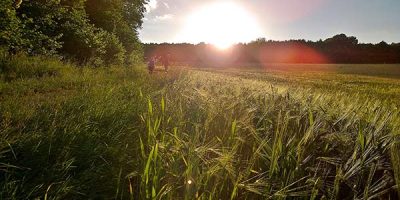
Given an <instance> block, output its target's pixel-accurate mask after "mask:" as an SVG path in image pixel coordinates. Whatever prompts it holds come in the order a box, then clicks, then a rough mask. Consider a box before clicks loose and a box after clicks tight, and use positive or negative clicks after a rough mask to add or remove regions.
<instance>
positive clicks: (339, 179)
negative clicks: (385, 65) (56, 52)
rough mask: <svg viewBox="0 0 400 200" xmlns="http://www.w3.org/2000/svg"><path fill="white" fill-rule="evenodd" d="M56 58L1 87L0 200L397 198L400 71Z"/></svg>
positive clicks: (4, 82) (3, 83)
mask: <svg viewBox="0 0 400 200" xmlns="http://www.w3.org/2000/svg"><path fill="white" fill-rule="evenodd" d="M59 65H60V66H59V68H58V67H57V68H56V69H57V73H56V75H54V76H39V77H37V76H30V75H29V76H28V77H26V76H25V78H22V77H14V78H13V79H12V80H10V79H7V80H6V78H4V79H3V80H2V82H1V83H0V86H1V87H0V92H1V103H0V116H1V125H0V130H1V146H0V176H1V177H2V179H0V187H1V189H0V197H1V198H17V199H20V198H28V199H33V198H47V199H53V198H67V199H87V198H106V199H108V198H115V199H196V198H198V199H269V198H270V199H288V198H304V199H321V198H326V199H343V198H350V199H352V198H358V199H368V198H376V197H379V198H383V199H387V198H389V197H390V198H392V199H395V198H397V197H398V196H396V195H397V189H396V183H398V182H399V179H400V178H399V177H400V175H399V173H400V172H399V171H400V170H399V168H398V166H400V164H399V162H400V161H399V160H400V154H399V153H398V152H399V141H398V134H399V127H400V126H399V125H400V119H399V111H398V106H399V104H398V102H397V97H398V91H399V90H400V86H399V81H398V80H396V79H386V78H377V77H364V76H358V75H346V74H338V73H324V72H318V73H314V72H313V73H311V72H308V73H306V72H303V73H291V72H278V71H275V72H254V71H253V72H244V71H240V70H226V71H215V70H208V71H200V70H193V69H183V68H177V69H174V70H172V71H170V72H169V73H161V72H157V73H155V74H152V75H149V74H147V73H146V72H145V71H144V70H142V69H139V68H104V69H90V68H83V69H77V68H73V67H72V66H62V64H61V63H60V64H59ZM143 68H144V67H143ZM6 76H7V74H5V75H4V76H3V77H6Z"/></svg>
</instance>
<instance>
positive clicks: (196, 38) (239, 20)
mask: <svg viewBox="0 0 400 200" xmlns="http://www.w3.org/2000/svg"><path fill="white" fill-rule="evenodd" d="M260 35H261V29H260V27H259V26H258V24H257V22H256V20H255V19H254V18H253V17H252V16H251V15H250V14H249V13H248V12H247V11H246V10H245V9H244V7H242V6H240V5H239V4H235V3H232V2H219V3H215V4H210V5H207V6H205V7H203V8H200V9H199V10H197V11H195V12H194V13H192V14H190V15H189V16H188V17H187V19H186V22H185V26H184V29H183V31H182V33H181V34H180V35H179V37H180V39H181V40H182V39H183V40H185V41H188V42H193V43H198V42H206V43H211V44H214V45H215V46H216V47H217V48H219V49H227V48H229V47H230V46H232V45H233V44H234V43H237V42H248V41H251V40H254V39H256V38H257V37H259V36H260Z"/></svg>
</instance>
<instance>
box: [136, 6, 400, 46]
mask: <svg viewBox="0 0 400 200" xmlns="http://www.w3.org/2000/svg"><path fill="white" fill-rule="evenodd" d="M146 7H147V12H146V14H145V18H144V23H143V26H142V29H141V30H139V37H140V39H141V40H142V41H143V42H146V43H149V42H155V43H162V42H173V43H180V42H189V43H199V42H206V43H216V42H217V41H221V40H223V41H224V42H225V43H229V42H231V43H232V42H249V41H251V40H254V39H256V38H266V39H267V40H289V39H306V40H313V41H316V40H319V39H326V38H329V37H332V36H334V35H336V34H340V33H345V34H346V35H349V36H356V37H357V38H358V40H359V41H360V42H362V43H378V42H381V41H386V42H387V43H392V42H396V43H397V42H400V0H150V2H149V4H148V5H147V6H146ZM230 19H232V20H230ZM224 42H220V43H221V45H224Z"/></svg>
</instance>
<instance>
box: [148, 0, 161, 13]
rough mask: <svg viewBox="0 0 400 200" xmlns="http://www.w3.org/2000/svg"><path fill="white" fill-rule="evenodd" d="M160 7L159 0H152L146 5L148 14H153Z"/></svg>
mask: <svg viewBox="0 0 400 200" xmlns="http://www.w3.org/2000/svg"><path fill="white" fill-rule="evenodd" d="M157 7H158V2H157V0H150V1H149V3H148V4H147V5H146V12H148V13H149V12H151V11H153V10H155V9H157Z"/></svg>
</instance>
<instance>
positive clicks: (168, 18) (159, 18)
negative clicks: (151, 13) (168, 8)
mask: <svg viewBox="0 0 400 200" xmlns="http://www.w3.org/2000/svg"><path fill="white" fill-rule="evenodd" d="M172 18H174V15H173V14H165V15H160V16H156V17H155V18H154V21H166V20H170V19H172Z"/></svg>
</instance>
